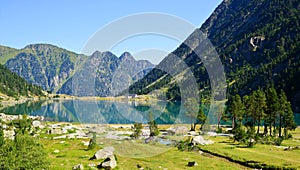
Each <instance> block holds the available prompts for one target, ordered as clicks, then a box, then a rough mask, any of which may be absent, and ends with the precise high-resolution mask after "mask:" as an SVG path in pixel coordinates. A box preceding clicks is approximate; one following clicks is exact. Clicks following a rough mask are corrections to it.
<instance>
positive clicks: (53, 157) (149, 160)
mask: <svg viewBox="0 0 300 170" xmlns="http://www.w3.org/2000/svg"><path fill="white" fill-rule="evenodd" d="M61 141H65V143H61ZM81 141H82V140H81V139H74V140H70V139H69V140H68V139H66V140H51V139H41V143H42V144H43V145H44V147H45V149H46V152H47V153H48V157H49V159H50V161H51V169H54V170H60V169H71V168H72V167H73V166H74V165H77V164H79V163H81V164H83V165H84V168H85V169H91V168H89V167H88V164H91V163H94V164H96V165H97V164H99V163H100V162H101V160H89V158H90V157H92V156H93V154H94V153H95V152H96V151H97V150H98V149H100V148H101V147H100V146H99V147H98V148H95V149H93V150H90V151H86V148H87V146H83V144H82V142H81ZM84 141H88V140H84ZM98 142H99V141H98ZM100 142H101V143H105V145H112V146H114V147H115V154H116V156H117V163H118V167H117V168H116V169H124V170H127V169H138V168H137V165H141V166H142V167H143V168H145V169H146V168H150V169H164V168H168V169H172V170H173V169H174V170H176V169H178V170H181V169H190V170H193V169H246V168H244V167H241V166H239V165H237V164H234V163H231V162H228V161H225V160H220V159H219V158H216V157H207V156H203V155H200V154H199V153H196V152H182V151H178V150H177V149H176V148H171V147H169V148H168V149H166V148H164V149H165V150H163V151H161V149H162V148H163V146H161V145H153V144H150V145H148V144H143V143H141V142H137V143H135V144H133V145H131V143H130V142H129V141H127V142H126V141H125V142H122V143H118V141H114V142H115V143H118V144H113V143H112V142H113V141H112V140H110V142H109V140H106V141H105V140H101V141H100ZM105 145H103V146H105ZM122 146H123V147H122ZM122 148H123V150H122ZM149 149H150V153H149ZM54 150H59V151H60V152H59V153H54ZM125 150H126V151H125ZM146 153H147V155H145V154H146ZM149 155H151V156H150V157H149ZM189 161H196V162H197V163H198V164H199V165H198V166H196V167H187V163H188V162H189Z"/></svg>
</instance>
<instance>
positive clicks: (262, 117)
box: [223, 87, 297, 145]
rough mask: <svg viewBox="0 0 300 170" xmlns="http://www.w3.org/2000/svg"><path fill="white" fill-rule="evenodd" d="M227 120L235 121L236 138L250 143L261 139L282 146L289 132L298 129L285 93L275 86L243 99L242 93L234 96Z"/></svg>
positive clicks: (227, 111)
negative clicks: (278, 91) (278, 90)
mask: <svg viewBox="0 0 300 170" xmlns="http://www.w3.org/2000/svg"><path fill="white" fill-rule="evenodd" d="M223 119H224V120H226V121H229V120H231V122H232V128H233V129H232V132H233V134H234V135H235V136H234V139H235V140H237V141H241V142H246V143H248V144H249V145H253V144H254V142H258V141H261V142H266V143H270V142H274V143H275V144H278V145H280V144H281V142H282V140H283V139H286V138H289V137H291V135H290V134H289V131H291V130H295V129H296V128H297V124H296V122H295V120H294V115H293V111H292V108H291V103H290V102H289V101H288V100H287V97H286V94H285V92H284V91H283V90H280V93H277V91H276V89H275V88H274V87H270V88H267V89H266V90H261V89H259V90H257V91H253V92H252V93H251V94H249V95H245V96H244V97H242V98H241V97H240V96H239V95H238V94H236V95H234V96H231V97H230V98H229V100H228V102H227V108H226V112H225V113H224V116H223ZM262 128H263V129H262ZM267 136H268V138H265V137H267Z"/></svg>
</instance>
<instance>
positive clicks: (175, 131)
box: [167, 126, 188, 135]
mask: <svg viewBox="0 0 300 170" xmlns="http://www.w3.org/2000/svg"><path fill="white" fill-rule="evenodd" d="M167 132H168V134H170V135H180V134H186V133H187V132H188V128H187V127H185V126H177V127H170V128H169V129H167Z"/></svg>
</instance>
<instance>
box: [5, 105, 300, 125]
mask: <svg viewBox="0 0 300 170" xmlns="http://www.w3.org/2000/svg"><path fill="white" fill-rule="evenodd" d="M203 109H204V112H205V113H206V114H207V113H208V110H209V109H208V106H206V107H204V108H203ZM0 112H2V113H6V114H27V115H39V116H44V117H45V119H46V120H48V121H57V122H80V123H97V124H131V123H134V122H140V123H147V122H148V121H149V120H153V119H154V120H156V122H157V123H158V124H176V123H184V124H189V123H190V118H189V117H187V116H186V115H185V111H184V108H183V106H182V105H181V104H180V103H172V102H167V101H151V102H142V103H138V102H128V101H127V102H120V101H106V100H88V101H87V100H51V101H39V102H27V103H23V104H19V105H15V106H12V107H8V108H5V109H2V110H0ZM216 117H217V116H213V115H210V118H209V120H210V122H209V123H211V124H216V123H217V118H216ZM295 120H296V122H297V124H298V125H300V114H295Z"/></svg>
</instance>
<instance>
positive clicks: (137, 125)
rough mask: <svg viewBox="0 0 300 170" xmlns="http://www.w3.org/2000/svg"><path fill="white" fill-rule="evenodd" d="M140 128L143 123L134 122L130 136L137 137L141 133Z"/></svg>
mask: <svg viewBox="0 0 300 170" xmlns="http://www.w3.org/2000/svg"><path fill="white" fill-rule="evenodd" d="M142 128H143V125H142V124H141V123H134V125H133V133H132V134H131V135H130V137H133V138H138V137H139V136H140V135H141V133H142Z"/></svg>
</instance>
